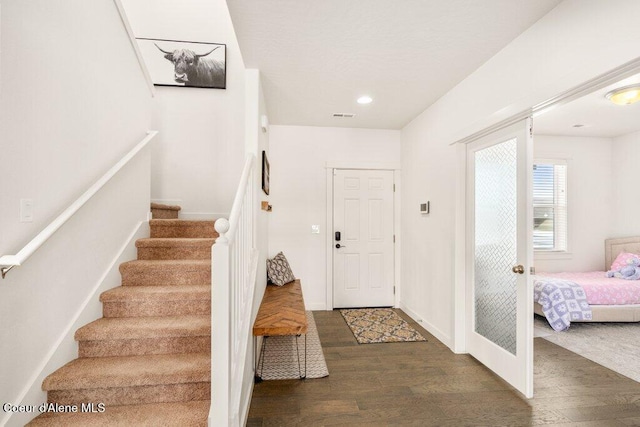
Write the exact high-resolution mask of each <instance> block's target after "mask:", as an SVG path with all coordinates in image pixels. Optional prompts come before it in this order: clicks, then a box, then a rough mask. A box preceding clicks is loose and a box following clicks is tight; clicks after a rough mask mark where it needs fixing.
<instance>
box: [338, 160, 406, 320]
mask: <svg viewBox="0 0 640 427" xmlns="http://www.w3.org/2000/svg"><path fill="white" fill-rule="evenodd" d="M333 231H334V233H333V248H332V250H333V306H334V307H335V308H346V307H385V306H387V307H388V306H393V304H394V296H393V295H394V289H393V286H394V283H393V278H394V271H393V266H394V258H393V257H394V247H393V246H394V242H393V171H385V170H344V169H337V170H335V171H334V176H333Z"/></svg>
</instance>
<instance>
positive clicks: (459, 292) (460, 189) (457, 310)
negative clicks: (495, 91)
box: [450, 57, 640, 354]
mask: <svg viewBox="0 0 640 427" xmlns="http://www.w3.org/2000/svg"><path fill="white" fill-rule="evenodd" d="M639 72H640V57H638V58H636V59H634V60H632V61H629V62H627V63H625V64H622V65H620V66H619V67H616V68H613V69H611V70H609V71H607V72H606V73H603V74H601V75H598V76H596V77H594V78H592V79H590V80H587V81H585V82H583V83H582V84H579V85H577V86H575V87H573V88H571V89H569V90H567V91H564V92H562V93H559V94H558V95H556V96H554V97H552V98H549V99H547V100H545V101H543V102H541V103H539V104H537V105H534V106H533V107H531V108H528V109H526V110H524V111H521V112H519V113H517V114H514V115H513V116H511V117H509V118H507V119H504V120H501V121H499V122H498V123H495V124H494V125H492V126H489V127H486V128H484V129H482V130H480V131H478V132H475V133H473V134H471V135H469V136H467V137H465V138H462V139H459V140H457V141H454V142H452V143H451V144H450V145H453V146H455V149H456V155H457V162H456V165H455V167H456V183H455V220H454V222H455V236H454V245H455V246H454V247H455V250H454V286H453V291H452V293H453V295H452V296H453V305H454V307H453V318H452V323H453V325H452V331H453V340H452V343H453V351H454V353H458V354H461V353H467V347H466V339H467V336H466V323H467V314H468V313H469V311H468V310H470V308H469V307H467V290H466V284H467V274H466V265H467V253H466V250H465V248H466V242H467V231H466V217H467V209H468V207H467V198H466V194H467V176H466V165H467V144H469V143H471V142H474V141H476V140H478V139H480V138H482V137H483V136H486V135H489V134H491V133H493V132H496V131H498V130H500V129H503V128H505V127H507V126H510V125H511V124H514V123H516V122H518V121H520V120H523V119H525V118H526V117H533V119H534V121H535V118H536V117H537V116H540V115H541V114H544V113H546V112H549V111H550V110H552V109H554V108H556V107H559V106H561V105H564V104H567V103H569V102H571V101H574V100H576V99H578V98H581V97H583V96H585V95H588V94H589V93H591V92H593V91H596V90H598V89H602V88H603V87H606V86H608V85H610V84H613V83H615V82H617V81H619V80H621V79H624V78H626V77H630V76H632V75H634V74H637V73H639ZM534 134H535V123H534ZM534 144H535V140H534ZM534 146H535V145H534ZM534 262H535V260H534Z"/></svg>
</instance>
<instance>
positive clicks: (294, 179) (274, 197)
mask: <svg viewBox="0 0 640 427" xmlns="http://www.w3.org/2000/svg"><path fill="white" fill-rule="evenodd" d="M269 133H270V137H269V149H270V150H269V153H270V157H269V163H270V165H271V181H270V188H271V191H270V196H269V200H270V203H271V204H272V205H273V211H272V212H271V214H270V218H269V256H271V257H272V256H274V255H275V254H277V253H278V252H280V251H283V252H284V254H285V256H286V257H287V259H288V260H289V263H290V264H291V269H292V270H293V273H294V274H295V276H296V277H297V278H299V279H300V280H301V282H302V289H303V294H304V299H305V304H306V307H307V309H308V310H323V309H325V308H326V286H327V271H326V260H327V247H326V236H327V234H326V233H328V232H329V233H330V232H331V230H327V200H326V198H327V185H326V175H327V173H326V165H327V163H330V164H336V163H338V162H340V164H341V165H342V164H344V165H345V167H347V165H349V164H351V165H358V164H362V163H387V164H388V163H399V161H400V131H395V130H373V129H349V128H320V127H305V126H271V127H270V130H269ZM313 224H316V225H319V226H320V234H312V233H311V225H313Z"/></svg>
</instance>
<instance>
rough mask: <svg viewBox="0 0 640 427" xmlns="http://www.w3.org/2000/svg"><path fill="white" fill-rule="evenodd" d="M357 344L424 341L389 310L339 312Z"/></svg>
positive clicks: (362, 309) (363, 309)
mask: <svg viewBox="0 0 640 427" xmlns="http://www.w3.org/2000/svg"><path fill="white" fill-rule="evenodd" d="M340 314H342V317H344V320H345V321H346V322H347V325H348V326H349V328H350V329H351V332H353V336H355V337H356V340H357V341H358V344H375V343H388V342H414V341H426V339H425V338H424V337H423V336H422V335H420V332H418V331H416V330H415V329H413V328H412V327H411V326H409V324H408V323H407V322H405V321H404V319H402V318H401V317H400V316H398V314H397V313H396V312H395V311H393V309H391V308H357V309H348V310H340Z"/></svg>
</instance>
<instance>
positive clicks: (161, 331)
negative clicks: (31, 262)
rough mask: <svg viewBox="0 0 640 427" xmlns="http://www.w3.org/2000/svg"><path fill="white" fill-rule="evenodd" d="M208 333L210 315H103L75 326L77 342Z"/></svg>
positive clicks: (204, 334) (209, 332) (203, 334)
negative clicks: (86, 323)
mask: <svg viewBox="0 0 640 427" xmlns="http://www.w3.org/2000/svg"><path fill="white" fill-rule="evenodd" d="M208 335H211V316H161V317H112V318H102V319H98V320H96V321H94V322H91V323H89V324H88V325H85V326H83V327H82V328H80V329H78V330H77V331H76V334H75V339H76V341H83V340H85V341H91V340H119V339H124V340H126V339H137V338H160V337H162V338H164V337H184V336H208Z"/></svg>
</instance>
